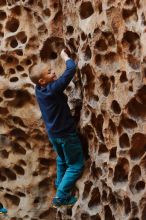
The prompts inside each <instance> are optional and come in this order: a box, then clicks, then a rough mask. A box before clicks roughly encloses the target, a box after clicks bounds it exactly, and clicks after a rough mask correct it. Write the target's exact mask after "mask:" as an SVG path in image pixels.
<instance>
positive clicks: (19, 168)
mask: <svg viewBox="0 0 146 220" xmlns="http://www.w3.org/2000/svg"><path fill="white" fill-rule="evenodd" d="M13 169H14V170H15V171H16V173H17V174H19V175H24V174H25V171H24V169H23V168H22V167H21V166H18V165H14V167H13Z"/></svg>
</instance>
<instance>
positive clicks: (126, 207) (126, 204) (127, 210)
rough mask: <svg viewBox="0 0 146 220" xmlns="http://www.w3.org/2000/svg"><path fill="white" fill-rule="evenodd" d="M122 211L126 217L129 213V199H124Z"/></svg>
mask: <svg viewBox="0 0 146 220" xmlns="http://www.w3.org/2000/svg"><path fill="white" fill-rule="evenodd" d="M124 210H125V214H126V215H128V214H129V213H130V212H131V202H130V199H129V197H125V198H124Z"/></svg>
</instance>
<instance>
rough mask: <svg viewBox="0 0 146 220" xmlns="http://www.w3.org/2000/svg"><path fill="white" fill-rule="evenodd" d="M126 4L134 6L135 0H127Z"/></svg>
mask: <svg viewBox="0 0 146 220" xmlns="http://www.w3.org/2000/svg"><path fill="white" fill-rule="evenodd" d="M124 4H125V5H127V6H134V1H133V0H126V1H125V3H124Z"/></svg>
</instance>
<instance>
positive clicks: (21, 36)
mask: <svg viewBox="0 0 146 220" xmlns="http://www.w3.org/2000/svg"><path fill="white" fill-rule="evenodd" d="M16 38H17V40H19V41H20V42H21V43H22V44H25V43H26V41H27V36H26V34H25V32H24V31H21V32H19V33H18V34H17V35H16Z"/></svg>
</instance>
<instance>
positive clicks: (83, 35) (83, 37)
mask: <svg viewBox="0 0 146 220" xmlns="http://www.w3.org/2000/svg"><path fill="white" fill-rule="evenodd" d="M81 39H82V41H85V40H86V39H87V35H86V34H85V33H84V32H82V33H81Z"/></svg>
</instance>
